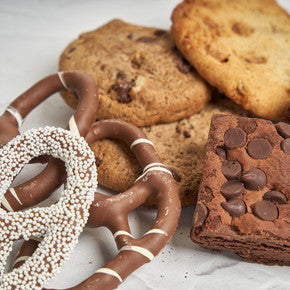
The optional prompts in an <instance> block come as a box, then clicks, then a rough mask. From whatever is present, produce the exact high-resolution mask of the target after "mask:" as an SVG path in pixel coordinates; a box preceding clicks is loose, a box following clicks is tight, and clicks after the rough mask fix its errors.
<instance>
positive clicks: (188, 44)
mask: <svg viewBox="0 0 290 290" xmlns="http://www.w3.org/2000/svg"><path fill="white" fill-rule="evenodd" d="M172 22H173V24H172V34H173V37H174V39H175V41H176V44H177V46H178V48H179V49H180V51H181V52H182V53H183V54H184V56H185V57H186V58H187V60H188V61H189V62H190V63H191V64H192V65H193V66H194V67H195V68H196V70H197V71H198V72H199V73H200V75H201V76H203V77H204V78H205V79H206V80H207V81H208V82H209V83H210V84H211V85H213V86H214V87H217V88H218V89H219V90H221V91H222V92H224V93H225V94H226V95H227V97H229V98H231V99H233V100H234V101H235V102H237V103H239V104H241V105H242V106H243V107H244V108H245V109H247V110H251V111H252V112H254V113H255V114H256V115H257V116H261V117H263V118H268V119H272V120H283V118H285V111H286V109H287V108H288V107H289V105H290V50H289V43H290V17H289V15H288V14H287V12H286V11H284V10H283V9H282V8H281V7H279V6H278V4H277V3H276V2H275V1H274V0H267V1H265V0H252V1H245V0H197V1H194V0H186V1H183V2H182V3H181V4H179V5H178V6H177V7H176V8H175V10H174V12H173V14H172Z"/></svg>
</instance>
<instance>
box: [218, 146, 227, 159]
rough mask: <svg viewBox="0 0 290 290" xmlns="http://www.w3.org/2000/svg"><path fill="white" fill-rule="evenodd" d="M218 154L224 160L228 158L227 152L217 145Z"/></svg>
mask: <svg viewBox="0 0 290 290" xmlns="http://www.w3.org/2000/svg"><path fill="white" fill-rule="evenodd" d="M216 154H217V155H218V156H219V158H220V159H221V160H222V161H226V160H227V152H226V150H224V149H223V148H222V147H217V148H216Z"/></svg>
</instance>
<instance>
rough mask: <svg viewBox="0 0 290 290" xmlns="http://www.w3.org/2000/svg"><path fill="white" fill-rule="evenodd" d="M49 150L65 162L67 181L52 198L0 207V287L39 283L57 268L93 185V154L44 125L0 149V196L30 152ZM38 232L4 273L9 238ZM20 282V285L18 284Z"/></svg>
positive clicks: (69, 247) (74, 235)
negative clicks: (29, 250)
mask: <svg viewBox="0 0 290 290" xmlns="http://www.w3.org/2000/svg"><path fill="white" fill-rule="evenodd" d="M42 154H49V155H52V156H53V157H55V158H60V159H61V160H62V161H64V162H65V165H66V169H67V173H68V174H67V176H68V177H67V184H66V188H65V190H64V191H63V193H62V196H61V197H60V199H59V201H58V203H57V204H54V205H51V206H50V207H47V208H33V209H28V210H26V211H24V212H9V213H7V212H6V211H5V210H3V209H0V249H1V250H0V274H1V280H0V286H1V289H14V288H16V289H24V288H25V289H40V288H41V287H43V285H44V284H46V283H47V282H48V281H49V280H50V279H51V277H52V276H53V275H54V274H55V273H56V272H57V271H58V269H59V268H60V266H61V264H62V263H63V261H64V260H65V259H67V258H68V256H69V254H70V253H71V252H72V250H73V248H74V247H75V245H76V244H77V241H78V236H79V234H80V233H81V231H82V229H83V227H84V225H85V223H86V221H87V219H88V215H89V214H88V211H89V207H90V205H91V203H92V201H93V199H94V193H95V191H96V188H97V173H96V165H95V160H94V155H93V153H92V151H91V150H90V148H89V146H88V145H87V143H86V141H85V140H84V139H83V138H79V137H76V136H74V135H73V134H72V133H70V132H69V131H66V130H63V129H56V128H53V127H45V128H43V129H38V130H35V129H33V130H30V131H27V132H26V133H24V134H23V135H19V136H17V137H16V138H14V139H13V140H12V141H10V142H9V143H8V144H7V145H5V146H4V147H3V148H1V149H0V171H1V173H2V174H1V176H0V196H1V197H2V196H3V194H4V193H5V191H6V190H7V187H8V186H9V185H10V183H11V182H12V180H13V178H14V177H15V176H16V175H17V174H18V173H19V172H20V170H21V169H22V167H23V166H24V165H25V164H26V163H28V162H29V161H30V160H31V158H32V157H34V156H39V155H42ZM31 236H36V237H43V240H42V242H41V243H40V246H39V247H38V249H37V250H36V251H35V253H34V254H33V255H32V256H31V257H30V258H29V259H28V260H27V261H26V262H25V263H24V265H22V267H20V268H19V269H15V270H13V271H11V272H10V273H6V274H4V266H5V263H6V260H7V257H8V255H9V253H10V251H11V250H12V245H13V242H14V241H16V240H18V239H21V238H23V239H25V240H28V239H29V238H30V237H31ZM21 287H22V288H21Z"/></svg>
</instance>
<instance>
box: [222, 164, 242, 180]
mask: <svg viewBox="0 0 290 290" xmlns="http://www.w3.org/2000/svg"><path fill="white" fill-rule="evenodd" d="M221 170H222V173H223V175H224V176H225V177H226V179H228V180H231V179H237V178H239V177H240V176H241V173H242V166H241V164H240V162H238V161H227V162H224V163H223V165H222V168H221Z"/></svg>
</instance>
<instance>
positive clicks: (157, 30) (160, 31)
mask: <svg viewBox="0 0 290 290" xmlns="http://www.w3.org/2000/svg"><path fill="white" fill-rule="evenodd" d="M166 32H167V31H166V30H163V29H156V30H155V31H154V35H156V36H162V35H164V34H166Z"/></svg>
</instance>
